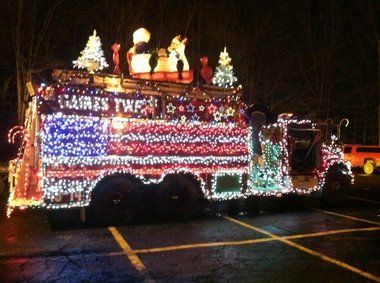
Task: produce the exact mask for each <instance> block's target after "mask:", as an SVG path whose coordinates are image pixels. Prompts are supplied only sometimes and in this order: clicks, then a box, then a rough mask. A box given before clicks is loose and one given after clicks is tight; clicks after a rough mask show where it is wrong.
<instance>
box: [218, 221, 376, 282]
mask: <svg viewBox="0 0 380 283" xmlns="http://www.w3.org/2000/svg"><path fill="white" fill-rule="evenodd" d="M224 218H225V219H226V220H229V221H231V222H234V223H236V224H238V225H240V226H243V227H246V228H248V229H251V230H254V231H256V232H260V233H262V234H265V235H267V236H269V237H271V238H273V239H275V240H277V241H279V242H282V243H284V244H287V245H289V246H291V247H293V248H296V249H298V250H300V251H303V252H305V253H307V254H310V255H313V256H315V257H318V258H320V259H322V260H324V261H327V262H330V263H332V264H335V265H337V266H340V267H342V268H344V269H347V270H350V271H351V272H354V273H357V274H359V275H361V276H363V277H365V278H368V279H370V280H373V281H375V282H380V277H377V276H376V275H373V274H371V273H369V272H366V271H363V270H361V269H359V268H356V267H354V266H352V265H349V264H347V263H345V262H343V261H340V260H337V259H334V258H332V257H329V256H327V255H324V254H322V253H320V252H317V251H315V250H312V249H309V248H307V247H304V246H302V245H300V244H297V243H295V242H292V241H290V240H288V239H285V238H283V237H279V236H277V235H275V234H272V233H270V232H268V231H265V230H263V229H260V228H258V227H255V226H252V225H250V224H247V223H244V222H242V221H239V220H237V219H234V218H231V217H228V216H224Z"/></svg>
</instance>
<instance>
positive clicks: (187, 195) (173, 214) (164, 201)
mask: <svg viewBox="0 0 380 283" xmlns="http://www.w3.org/2000/svg"><path fill="white" fill-rule="evenodd" d="M200 203H201V195H200V193H199V185H198V184H197V182H196V181H195V180H194V179H193V178H191V177H189V176H186V175H169V176H166V177H165V178H164V180H163V181H162V183H161V184H160V186H159V188H158V189H157V193H156V206H157V209H158V212H159V213H160V214H161V215H162V216H163V217H165V218H169V219H171V218H174V219H189V218H191V217H192V216H194V215H195V214H196V213H197V212H198V211H199V208H200Z"/></svg>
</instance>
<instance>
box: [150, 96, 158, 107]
mask: <svg viewBox="0 0 380 283" xmlns="http://www.w3.org/2000/svg"><path fill="white" fill-rule="evenodd" d="M149 105H150V106H151V107H157V99H155V98H154V97H153V96H152V97H151V98H150V99H149Z"/></svg>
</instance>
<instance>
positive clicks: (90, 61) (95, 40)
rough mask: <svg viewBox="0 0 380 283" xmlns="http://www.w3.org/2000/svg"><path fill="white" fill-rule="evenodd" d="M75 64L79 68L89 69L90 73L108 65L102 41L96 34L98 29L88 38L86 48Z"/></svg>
mask: <svg viewBox="0 0 380 283" xmlns="http://www.w3.org/2000/svg"><path fill="white" fill-rule="evenodd" d="M73 64H74V67H77V68H79V69H87V71H88V72H89V73H90V74H93V73H94V72H95V71H98V70H103V69H104V68H107V67H108V64H107V62H106V58H104V52H103V50H102V43H101V42H100V38H99V36H97V35H96V30H94V34H93V35H91V36H90V37H89V38H88V41H87V44H86V47H85V49H84V50H83V51H82V52H81V53H80V56H79V57H78V59H77V60H75V61H73Z"/></svg>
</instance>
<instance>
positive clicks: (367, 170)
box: [363, 160, 375, 175]
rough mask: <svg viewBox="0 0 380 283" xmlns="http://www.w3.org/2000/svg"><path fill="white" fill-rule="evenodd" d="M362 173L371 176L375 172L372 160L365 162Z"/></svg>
mask: <svg viewBox="0 0 380 283" xmlns="http://www.w3.org/2000/svg"><path fill="white" fill-rule="evenodd" d="M363 170H364V173H366V174H367V175H371V174H372V173H373V172H374V171H375V163H374V162H373V160H367V161H366V162H365V164H364V166H363Z"/></svg>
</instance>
